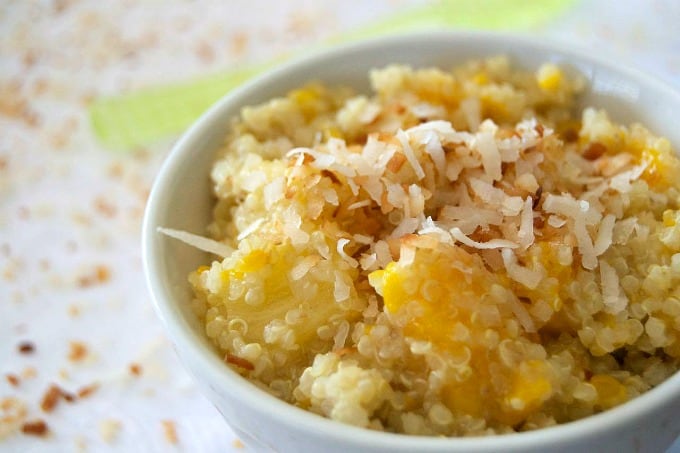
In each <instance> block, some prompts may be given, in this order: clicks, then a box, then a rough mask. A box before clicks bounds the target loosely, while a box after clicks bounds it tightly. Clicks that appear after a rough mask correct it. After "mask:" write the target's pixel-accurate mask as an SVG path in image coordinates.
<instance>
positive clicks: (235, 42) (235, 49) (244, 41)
mask: <svg viewBox="0 0 680 453" xmlns="http://www.w3.org/2000/svg"><path fill="white" fill-rule="evenodd" d="M230 47H231V52H232V54H234V55H235V56H240V55H243V53H244V52H245V51H246V48H247V47H248V35H247V34H245V33H244V32H241V31H239V32H236V33H234V35H233V36H232V37H231V46H230Z"/></svg>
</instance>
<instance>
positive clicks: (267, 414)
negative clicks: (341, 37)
mask: <svg viewBox="0 0 680 453" xmlns="http://www.w3.org/2000/svg"><path fill="white" fill-rule="evenodd" d="M498 54H506V55H508V56H510V57H511V59H512V61H513V62H514V64H516V65H519V66H522V67H526V68H536V67H538V66H539V65H540V64H541V63H543V62H545V61H553V62H556V63H559V64H560V65H566V66H568V67H569V68H571V70H574V71H578V72H580V73H581V74H582V75H583V76H585V77H586V78H587V79H588V82H589V89H588V90H587V92H586V93H585V95H584V96H583V98H582V99H583V101H582V102H583V105H594V106H597V107H601V108H605V109H607V111H608V112H609V113H610V114H611V116H612V117H613V119H614V120H616V121H619V122H623V123H630V122H631V121H640V122H642V123H643V124H645V125H647V126H648V127H649V128H650V129H651V130H652V131H653V132H655V133H656V134H659V135H663V136H666V137H668V138H669V139H670V140H671V142H672V143H673V144H674V147H675V149H676V150H680V128H679V127H678V126H677V116H678V115H679V114H680V94H678V93H677V92H675V91H673V90H672V89H670V88H668V87H666V86H664V85H663V84H661V83H659V82H657V81H655V80H653V79H651V78H648V77H646V76H644V75H642V74H640V73H638V72H636V71H633V70H630V69H626V68H623V67H620V66H617V65H616V64H614V63H610V62H605V61H601V60H599V59H596V58H593V57H591V56H589V55H584V54H581V53H577V52H574V51H572V50H568V49H564V48H561V47H559V46H557V45H554V44H547V43H545V42H543V41H537V40H534V39H528V38H521V37H517V36H508V35H497V34H484V33H469V32H465V33H428V34H420V35H410V36H401V37H392V38H382V39H377V40H372V41H367V42H362V43H358V44H354V45H349V46H345V47H341V48H337V49H333V50H330V51H326V52H323V53H317V54H315V55H313V56H310V57H307V58H304V59H301V60H298V61H295V62H292V63H290V64H287V65H284V66H281V67H279V68H277V69H275V70H273V71H270V72H268V73H267V74H264V75H262V76H260V77H258V78H257V79H255V80H253V81H251V82H249V83H247V84H246V85H244V86H242V87H241V88H239V89H237V90H235V91H233V92H231V93H229V94H228V95H227V96H225V97H224V98H223V99H222V100H221V101H219V102H218V103H217V104H216V105H215V106H213V107H212V108H211V109H210V110H209V111H208V112H207V113H206V114H204V115H203V116H202V117H201V118H200V119H199V120H198V121H197V122H196V123H195V124H194V125H193V127H191V129H189V131H188V132H187V133H186V134H185V135H184V137H183V138H182V139H181V140H180V141H179V142H178V143H177V144H176V146H175V147H174V149H173V150H172V152H171V153H170V155H169V157H168V158H167V161H166V162H165V164H164V166H163V167H162V169H161V171H160V173H159V175H158V178H157V180H156V183H155V185H154V187H153V190H152V192H151V196H150V198H149V202H148V206H147V211H146V216H145V219H144V226H143V254H144V266H145V271H146V276H147V280H148V285H149V289H150V291H151V294H152V296H153V300H154V303H155V306H156V310H157V312H158V314H159V316H160V317H161V318H162V320H163V322H164V323H165V325H166V328H167V331H168V334H169V336H170V338H171V339H172V341H173V342H174V345H175V347H176V350H177V353H178V354H179V356H180V358H181V359H182V360H183V362H184V364H185V366H186V367H187V369H188V370H189V371H190V372H191V373H192V374H193V376H194V377H195V378H196V380H197V382H198V383H199V384H200V385H201V387H202V388H203V390H204V392H205V394H206V396H207V397H208V398H209V399H210V400H211V401H212V402H213V403H214V404H215V406H217V408H218V409H219V411H220V412H221V413H222V414H223V416H224V418H225V419H226V420H227V422H228V423H229V424H230V425H231V426H232V427H233V429H234V430H235V431H236V432H237V433H238V434H239V435H240V436H242V439H243V441H244V442H245V443H246V444H250V445H251V446H252V447H253V448H254V451H262V449H263V448H269V449H272V450H275V451H281V452H297V451H324V452H343V453H344V452H348V451H375V452H416V451H417V452H443V451H447V452H463V451H465V452H496V451H551V452H554V451H616V452H619V453H620V452H625V451H645V452H648V451H663V450H664V449H665V448H667V447H668V446H669V445H670V444H671V443H672V442H673V440H674V439H675V438H676V437H677V436H678V434H680V373H676V374H675V375H674V376H673V377H672V378H671V379H669V380H667V381H666V382H664V383H662V384H661V385H659V386H658V387H656V388H655V389H653V390H651V391H649V392H648V393H646V394H644V395H643V396H641V397H639V398H637V399H634V400H632V401H631V402H628V403H626V404H624V405H622V406H620V407H617V408H615V409H612V410H609V411H607V412H604V413H602V414H598V415H595V416H592V417H589V418H586V419H583V420H580V421H576V422H572V423H568V424H564V425H560V426H556V427H552V428H547V429H543V430H538V431H533V432H526V433H519V434H511V435H504V436H495V437H484V438H463V439H455V438H454V439H451V438H448V439H447V438H429V437H414V436H405V435H396V434H387V433H379V432H373V431H369V430H364V429H360V428H355V427H351V426H346V425H342V424H340V423H336V422H333V421H330V420H327V419H324V418H322V417H319V416H317V415H314V414H311V413H308V412H306V411H304V410H302V409H299V408H296V407H293V406H291V405H288V404H286V403H284V402H282V401H279V400H278V399H276V398H274V397H272V396H270V395H268V394H267V393H265V392H263V391H261V390H259V389H257V388H256V387H255V386H254V385H252V384H250V383H249V382H248V381H246V380H244V379H243V378H241V377H240V376H239V375H238V374H237V373H235V372H233V371H231V370H230V369H229V368H228V367H227V366H226V365H225V364H224V363H223V361H222V360H221V357H219V356H218V355H217V354H216V353H215V351H214V350H213V349H212V347H211V345H210V343H209V342H208V340H207V338H206V337H205V335H204V334H203V330H202V328H201V326H200V325H199V323H198V322H197V320H196V319H195V317H194V315H193V313H192V312H191V311H190V309H189V304H188V301H189V300H190V298H191V292H190V288H189V285H188V283H187V275H188V273H189V272H190V271H191V270H193V269H195V268H196V267H197V266H198V265H199V264H201V263H206V262H207V260H208V257H207V256H206V255H205V254H204V253H202V252H199V251H197V250H195V249H193V248H191V247H189V246H186V245H184V244H181V243H179V242H177V241H175V240H172V239H170V238H167V237H164V236H163V235H161V234H159V233H157V231H156V229H157V227H159V226H164V227H169V228H176V229H182V230H186V231H190V232H194V233H197V234H204V231H205V227H206V225H207V224H208V223H209V221H210V217H211V208H212V203H213V200H212V198H211V192H210V185H209V178H208V175H209V171H210V167H211V165H212V163H213V159H214V155H215V152H216V150H217V149H218V148H219V146H220V144H221V142H222V141H223V138H224V136H225V133H226V129H225V128H226V126H227V124H228V121H229V119H230V118H232V117H234V116H235V115H237V114H238V113H239V110H240V108H241V107H242V106H244V105H253V104H257V103H260V102H262V101H265V100H267V99H269V98H271V97H274V96H276V95H282V94H284V93H285V92H286V91H288V90H289V89H292V88H295V87H298V86H300V85H302V84H303V83H304V82H305V81H307V80H310V79H316V80H322V81H324V82H326V83H329V84H344V85H351V86H354V87H356V88H357V89H359V90H362V91H366V90H367V88H368V79H367V73H368V70H369V69H370V68H373V67H379V66H383V65H386V64H389V63H407V64H410V65H413V66H442V67H451V66H453V65H455V64H456V63H461V62H463V61H465V60H469V59H473V58H480V57H485V56H490V55H498Z"/></svg>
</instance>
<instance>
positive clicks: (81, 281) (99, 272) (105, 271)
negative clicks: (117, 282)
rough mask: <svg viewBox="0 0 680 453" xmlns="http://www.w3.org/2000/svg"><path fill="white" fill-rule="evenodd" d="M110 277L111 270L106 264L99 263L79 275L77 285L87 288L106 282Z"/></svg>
mask: <svg viewBox="0 0 680 453" xmlns="http://www.w3.org/2000/svg"><path fill="white" fill-rule="evenodd" d="M110 279H111V270H110V269H109V268H108V266H105V265H103V264H99V265H97V266H95V267H94V269H92V270H91V271H89V272H88V273H87V274H85V275H81V276H80V277H79V278H78V286H80V287H81V288H87V287H89V286H94V285H99V284H102V283H106V282H108V281H109V280H110Z"/></svg>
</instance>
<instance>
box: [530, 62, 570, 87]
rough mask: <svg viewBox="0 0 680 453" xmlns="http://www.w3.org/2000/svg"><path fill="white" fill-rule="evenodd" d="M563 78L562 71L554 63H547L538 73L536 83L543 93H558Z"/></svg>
mask: <svg viewBox="0 0 680 453" xmlns="http://www.w3.org/2000/svg"><path fill="white" fill-rule="evenodd" d="M563 78H564V76H563V74H562V70H561V69H560V68H559V67H557V66H556V65H554V64H552V63H545V64H543V65H542V66H541V67H540V68H538V71H536V81H537V82H538V86H539V87H540V88H541V90H543V91H557V90H558V89H559V88H560V86H561V85H562V80H563Z"/></svg>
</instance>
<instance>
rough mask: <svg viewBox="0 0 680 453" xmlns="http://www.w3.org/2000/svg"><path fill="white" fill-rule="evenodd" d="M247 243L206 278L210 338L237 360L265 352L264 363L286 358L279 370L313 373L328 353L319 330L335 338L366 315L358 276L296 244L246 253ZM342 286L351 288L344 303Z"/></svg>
mask: <svg viewBox="0 0 680 453" xmlns="http://www.w3.org/2000/svg"><path fill="white" fill-rule="evenodd" d="M244 243H245V241H244V242H242V244H241V248H240V249H239V250H237V251H236V252H235V253H234V254H233V255H232V256H231V257H229V258H227V259H225V260H224V261H223V262H222V263H215V264H214V265H213V267H212V268H211V269H210V270H208V271H204V272H203V274H202V275H203V276H204V277H202V278H199V283H198V284H200V285H204V286H205V287H206V289H207V290H208V291H209V296H208V297H207V302H208V304H210V305H211V306H212V308H211V309H209V310H208V312H207V314H206V331H207V333H208V336H209V337H210V338H212V339H213V341H215V343H216V344H217V345H218V346H219V348H220V349H221V350H222V351H223V352H225V353H228V354H231V355H232V357H243V355H244V350H245V351H246V352H247V350H246V349H245V347H246V345H249V344H258V345H260V346H261V348H260V349H261V350H258V356H260V355H264V356H269V357H273V356H274V355H276V353H277V351H285V354H279V357H280V358H279V359H278V360H279V361H281V360H283V358H285V360H283V361H282V362H281V363H278V362H277V363H276V365H277V367H278V368H281V369H282V368H283V365H284V364H285V365H287V366H288V365H289V366H290V367H291V369H293V370H294V369H296V368H298V367H304V366H307V365H308V364H309V363H310V362H311V359H312V358H313V355H314V354H316V353H319V352H326V351H325V350H324V349H326V350H327V349H328V347H327V346H324V345H325V344H326V343H327V342H324V341H321V340H320V339H319V333H318V331H319V328H320V327H322V326H326V328H325V330H326V331H329V329H330V330H331V331H332V330H333V327H334V326H338V325H339V324H340V323H341V322H342V321H343V320H352V319H354V318H355V317H356V316H358V313H359V312H358V310H359V308H360V307H363V304H362V303H361V301H360V298H359V296H358V294H357V291H356V290H355V288H354V286H353V285H352V283H351V282H353V281H355V280H356V278H357V274H358V271H357V270H356V269H353V268H350V267H348V266H343V262H342V259H341V258H340V257H339V255H337V254H332V255H331V256H330V257H329V259H324V258H322V257H321V256H319V255H316V254H315V252H314V251H313V250H304V251H302V252H300V251H299V250H296V249H295V248H294V247H293V246H292V245H291V244H290V243H283V244H270V245H267V246H266V248H264V249H259V248H254V249H251V250H247V246H243V244H244ZM300 263H303V264H302V265H303V266H304V267H307V268H308V269H306V272H305V273H304V274H303V275H301V274H302V273H301V272H300V268H299V267H298V268H297V269H295V266H296V264H297V265H299V264H300ZM294 269H295V272H294V271H293V270H294ZM338 269H340V270H338ZM193 280H194V281H195V280H196V279H193ZM338 281H341V282H342V283H341V284H342V285H348V286H349V288H348V289H347V288H345V292H347V291H348V292H349V297H348V298H347V299H345V300H340V301H338V300H336V299H337V294H338V290H337V286H338V284H339V283H338ZM194 284H197V283H194ZM213 324H216V325H213ZM224 327H226V329H225V328H224ZM255 358H257V357H255ZM232 363H233V362H232ZM242 368H243V367H242ZM253 368H255V369H257V367H256V366H254V367H253ZM282 372H283V371H282ZM287 374H289V372H287Z"/></svg>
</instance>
